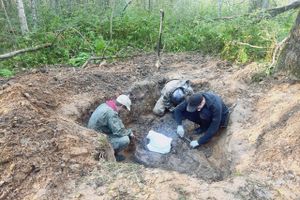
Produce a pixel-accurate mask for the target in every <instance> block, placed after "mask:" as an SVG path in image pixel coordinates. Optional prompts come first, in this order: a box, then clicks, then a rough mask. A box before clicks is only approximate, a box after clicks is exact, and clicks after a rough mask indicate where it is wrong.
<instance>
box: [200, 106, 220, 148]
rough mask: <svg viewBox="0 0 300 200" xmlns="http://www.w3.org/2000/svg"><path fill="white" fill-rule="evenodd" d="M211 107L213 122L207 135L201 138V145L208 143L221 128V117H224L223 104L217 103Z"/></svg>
mask: <svg viewBox="0 0 300 200" xmlns="http://www.w3.org/2000/svg"><path fill="white" fill-rule="evenodd" d="M211 107H212V108H211V112H212V120H211V123H210V125H209V127H208V129H207V131H206V133H205V134H204V135H203V136H202V137H200V138H199V140H198V143H199V145H201V144H204V143H206V142H208V141H209V140H210V139H211V138H212V137H213V136H214V135H215V134H216V132H217V131H218V130H219V128H220V124H221V117H222V104H221V103H220V102H216V103H215V104H214V105H212V106H211Z"/></svg>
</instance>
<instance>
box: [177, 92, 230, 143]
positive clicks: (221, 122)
mask: <svg viewBox="0 0 300 200" xmlns="http://www.w3.org/2000/svg"><path fill="white" fill-rule="evenodd" d="M228 116H229V110H228V108H227V106H226V105H225V104H224V102H223V101H222V99H221V98H220V97H219V96H218V95H216V94H214V93H212V92H204V93H197V94H194V95H192V96H191V97H190V98H189V99H188V100H187V101H185V102H184V103H182V104H180V105H179V106H177V108H176V109H175V110H174V117H175V120H176V122H177V125H178V126H177V134H178V135H179V136H180V137H183V136H184V129H183V126H182V120H184V119H188V120H190V121H192V122H194V123H196V124H199V125H200V128H197V129H196V130H195V132H196V133H198V134H201V133H204V135H203V136H202V137H200V138H199V139H198V140H194V141H192V142H191V143H190V146H191V147H193V148H195V147H198V146H199V145H202V144H204V143H206V142H208V141H209V140H210V139H211V138H212V137H213V136H214V135H215V134H216V133H217V132H218V130H219V129H220V128H226V127H227V123H228Z"/></svg>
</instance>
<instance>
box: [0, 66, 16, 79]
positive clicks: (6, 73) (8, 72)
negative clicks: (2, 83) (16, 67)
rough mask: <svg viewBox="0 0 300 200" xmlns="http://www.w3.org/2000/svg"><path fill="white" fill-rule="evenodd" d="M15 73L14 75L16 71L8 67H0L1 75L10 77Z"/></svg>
mask: <svg viewBox="0 0 300 200" xmlns="http://www.w3.org/2000/svg"><path fill="white" fill-rule="evenodd" d="M13 75H14V72H13V71H12V70H11V69H7V68H3V69H0V76H3V77H7V78H8V77H11V76H13Z"/></svg>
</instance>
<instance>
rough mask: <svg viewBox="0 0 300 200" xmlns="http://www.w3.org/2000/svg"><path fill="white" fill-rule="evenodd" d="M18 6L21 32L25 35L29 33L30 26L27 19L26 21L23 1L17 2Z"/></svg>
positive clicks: (18, 0)
mask: <svg viewBox="0 0 300 200" xmlns="http://www.w3.org/2000/svg"><path fill="white" fill-rule="evenodd" d="M17 6H18V14H19V21H20V26H21V32H22V34H23V35H24V34H26V33H27V32H29V29H28V25H27V19H26V15H25V10H24V4H23V0H17Z"/></svg>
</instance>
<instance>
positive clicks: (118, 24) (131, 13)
mask: <svg viewBox="0 0 300 200" xmlns="http://www.w3.org/2000/svg"><path fill="white" fill-rule="evenodd" d="M189 3H190V4H191V5H190V7H186V3H185V2H181V1H178V2H177V7H172V6H171V5H168V4H165V3H161V4H160V6H162V7H163V8H164V10H165V21H164V26H163V46H164V51H165V52H181V51H199V52H203V53H206V54H214V55H220V56H221V57H222V58H224V59H226V60H230V61H233V62H237V63H247V62H251V61H262V62H265V61H270V60H271V57H272V52H273V49H274V46H275V44H276V43H277V42H278V41H281V40H282V39H283V38H284V37H286V35H287V34H288V33H289V31H290V28H291V26H292V24H293V23H294V20H295V13H292V14H291V13H290V12H287V13H284V14H281V15H279V16H277V17H275V18H272V19H268V20H261V21H257V19H255V18H253V17H237V18H236V19H232V20H226V21H224V20H223V21H222V20H212V19H213V18H215V17H217V10H216V7H215V6H211V5H210V4H203V3H201V4H200V3H199V2H198V3H197V2H196V1H189ZM123 6H124V5H119V6H118V7H116V10H115V11H114V13H115V15H114V18H113V34H112V38H113V39H112V40H110V14H111V13H110V11H111V10H110V9H103V7H101V9H99V7H96V6H94V5H91V6H87V7H80V6H78V7H74V8H73V10H72V11H70V10H68V9H66V8H63V7H62V8H60V9H59V10H58V11H55V9H51V8H50V7H47V6H43V7H40V8H39V23H38V26H37V28H36V29H35V30H34V31H32V32H31V33H30V34H28V35H26V36H21V35H20V34H19V32H18V31H16V36H14V35H13V34H10V30H9V27H8V26H7V25H6V23H5V20H0V25H1V26H2V25H3V27H4V31H2V33H0V42H1V44H3V45H1V47H0V53H6V52H9V51H12V49H22V48H27V47H30V46H35V45H38V44H43V43H48V42H51V43H52V42H53V44H54V45H53V47H51V48H47V49H43V50H39V51H35V52H30V53H25V54H22V55H19V56H16V57H14V58H11V59H8V60H6V61H1V65H2V66H3V67H2V68H3V69H1V71H0V76H11V75H13V74H14V72H15V71H16V72H17V71H18V70H20V69H23V68H33V67H39V66H43V65H51V64H65V63H68V64H71V65H74V66H81V65H82V64H83V63H84V62H85V61H86V60H87V59H88V58H89V57H90V56H91V55H95V56H102V55H105V56H110V55H115V54H119V55H120V54H121V55H124V54H130V52H129V51H128V47H130V48H131V49H136V50H139V51H140V50H143V51H146V52H147V51H154V49H155V48H156V44H157V39H158V30H159V17H160V16H159V11H158V8H154V9H153V10H152V12H149V11H148V10H145V9H141V8H140V7H138V6H137V5H130V6H129V7H128V9H127V10H126V12H125V13H122V12H123V11H122V10H123ZM239 6H240V7H239V8H238V9H239V10H240V11H241V10H247V8H246V7H245V6H244V7H243V5H242V4H241V5H239ZM104 8H105V7H104ZM232 13H233V12H232V9H229V8H226V9H225V8H224V9H223V14H224V15H232ZM0 15H1V14H0ZM1 17H4V16H1ZM14 21H16V22H17V20H15V19H14V20H12V22H14ZM29 24H32V22H30V21H29ZM247 44H248V45H247ZM253 46H257V47H261V48H254V47H253ZM10 72H11V73H10Z"/></svg>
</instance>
